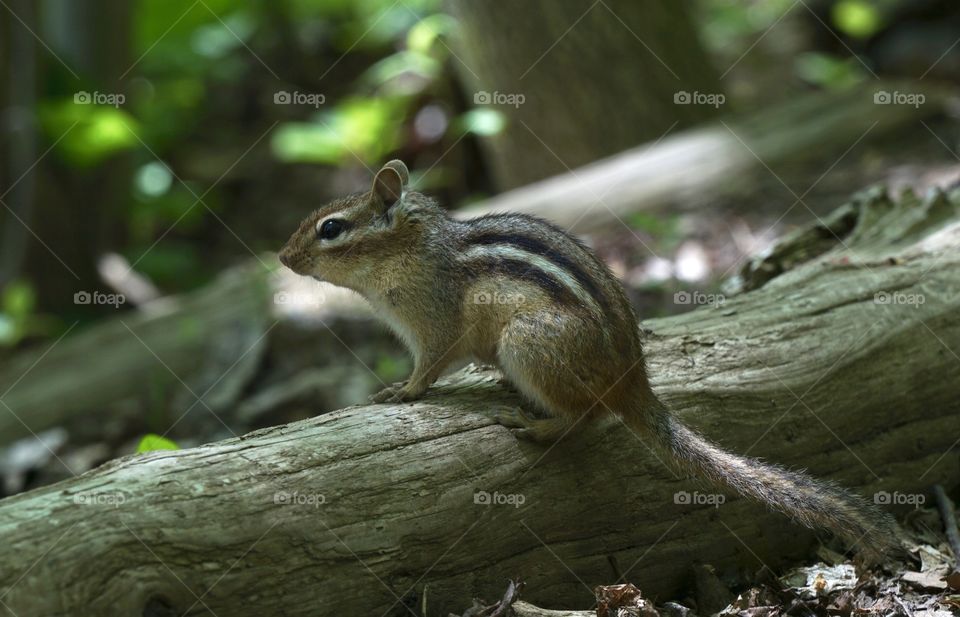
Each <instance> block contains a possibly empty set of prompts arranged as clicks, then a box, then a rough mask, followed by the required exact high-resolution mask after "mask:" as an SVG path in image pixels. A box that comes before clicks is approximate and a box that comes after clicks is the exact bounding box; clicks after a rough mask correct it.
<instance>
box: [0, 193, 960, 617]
mask: <svg viewBox="0 0 960 617" xmlns="http://www.w3.org/2000/svg"><path fill="white" fill-rule="evenodd" d="M949 217H952V219H951V220H947V219H948V218H949ZM857 220H858V223H857V224H856V225H854V226H853V228H852V230H851V231H849V233H848V234H847V235H845V236H843V237H842V240H841V241H842V243H843V244H845V245H846V246H843V245H842V244H841V245H838V246H837V247H836V248H834V249H833V250H830V251H827V252H825V253H823V254H821V255H819V256H817V257H815V258H813V259H811V260H810V261H808V262H805V263H802V264H798V265H795V267H794V268H793V269H791V270H789V271H787V272H785V273H783V274H780V275H779V276H776V277H774V278H771V279H769V280H767V281H766V282H765V283H763V284H761V285H760V286H759V287H758V288H757V289H754V290H752V291H750V292H747V293H744V294H742V295H738V296H736V297H732V298H728V299H726V302H724V303H723V304H722V305H721V306H719V307H717V308H712V307H704V308H700V309H698V310H695V311H692V312H690V313H686V314H683V315H680V316H677V317H671V318H665V319H657V320H651V321H648V322H644V324H643V330H644V332H645V339H646V344H647V349H648V353H649V357H650V362H649V363H650V369H651V374H652V376H653V381H654V387H655V388H656V390H657V391H658V392H659V394H660V395H661V396H662V397H663V398H664V400H665V401H667V402H668V404H669V405H671V406H672V407H673V408H674V409H675V410H676V412H677V413H678V414H679V416H681V417H682V418H683V419H684V420H685V421H687V422H688V423H690V424H691V425H694V426H696V427H697V428H699V429H701V430H702V431H703V432H705V433H706V434H707V435H709V436H711V437H712V438H713V439H715V440H717V441H718V442H720V443H722V444H723V445H724V446H726V447H728V448H730V449H732V450H734V451H737V452H741V453H743V452H749V453H750V454H751V455H754V456H761V457H764V458H766V459H768V460H772V461H776V462H778V463H782V464H785V465H788V466H793V467H806V468H807V469H809V470H810V472H811V473H813V474H815V475H816V476H819V477H824V478H832V479H834V480H836V481H838V482H840V483H842V484H844V485H846V486H850V487H855V488H858V489H859V490H860V491H861V492H863V493H864V494H868V495H869V494H873V493H875V492H877V491H886V492H888V493H890V494H891V495H907V494H909V495H913V494H918V493H922V492H923V491H924V490H925V489H926V487H928V486H930V485H932V484H933V483H935V482H940V483H942V484H944V485H945V486H947V487H951V486H954V485H956V483H957V480H958V472H957V464H956V459H957V453H956V449H955V446H956V445H957V444H956V440H957V436H958V435H957V430H956V428H957V426H958V419H960V398H958V396H957V384H958V383H960V358H958V357H957V353H956V352H957V350H960V319H958V317H957V315H958V309H960V293H958V292H960V222H958V221H957V217H956V209H955V208H954V206H953V205H952V204H951V203H950V202H949V201H947V200H946V199H943V198H939V197H938V198H931V199H927V200H923V201H920V200H917V199H912V198H909V199H905V200H903V201H901V202H900V203H898V204H893V203H892V202H890V201H889V200H886V199H885V198H883V197H882V196H874V198H870V199H867V200H865V201H864V202H863V203H860V204H859V205H858V219H857ZM944 221H946V222H944ZM875 231H876V232H877V233H874V232H875ZM880 232H882V233H880ZM894 292H896V293H899V294H903V296H902V297H901V296H898V298H900V300H904V301H906V298H907V297H909V295H910V294H917V295H916V296H915V299H917V298H920V297H922V298H923V301H922V302H920V301H919V300H918V301H917V302H915V303H913V304H900V303H894V302H893V301H892V300H891V301H890V302H886V303H884V301H883V300H882V296H879V297H880V298H881V300H879V301H878V300H877V298H878V296H877V295H876V294H878V293H888V294H893V293H894ZM898 302H899V300H898ZM516 403H517V401H516V399H515V397H514V395H513V394H511V393H510V392H509V391H507V390H506V389H505V388H504V387H502V386H501V385H500V384H499V383H498V381H497V376H496V374H495V373H493V372H491V371H487V370H481V369H477V368H469V369H466V370H464V371H462V372H460V373H458V374H455V375H453V376H452V377H450V378H448V379H447V380H445V381H444V382H443V383H442V384H440V385H438V386H437V387H435V388H434V389H432V390H431V391H430V392H429V394H428V395H427V397H426V398H424V399H423V400H422V401H419V402H416V403H413V404H407V405H402V406H389V405H373V406H358V407H351V408H347V409H343V410H340V411H337V412H334V413H330V414H327V415H324V416H321V417H317V418H313V419H310V420H307V421H303V422H299V423H295V424H290V425H285V426H278V427H274V428H270V429H266V430H261V431H257V432H255V433H251V434H249V435H246V436H244V437H242V438H238V439H230V440H227V441H223V442H219V443H214V444H210V445H207V446H204V447H200V448H195V449H190V450H184V451H179V452H157V453H151V454H146V455H141V456H135V457H128V458H124V459H120V460H117V461H113V462H111V463H109V464H107V465H105V466H103V467H101V468H99V469H97V470H94V471H92V472H89V473H87V474H84V475H82V476H80V477H78V478H75V479H73V480H70V481H66V482H63V483H60V484H57V485H54V486H49V487H46V488H42V489H38V490H35V491H32V492H30V493H26V494H23V495H19V496H16V497H12V498H9V499H6V500H3V501H0V534H2V535H0V537H2V540H3V541H2V543H0V602H2V605H0V608H4V607H6V608H7V610H9V611H11V612H13V613H15V614H17V615H79V614H83V615H131V614H138V615H139V614H144V615H166V614H177V615H179V614H188V615H200V614H219V615H231V616H241V617H242V616H244V615H263V614H270V615H312V616H316V615H375V616H376V615H410V614H414V612H413V611H408V610H407V608H405V607H406V606H410V607H418V606H420V604H421V603H420V599H421V594H423V593H424V588H425V587H426V588H427V604H428V606H429V611H430V614H431V615H445V614H447V613H448V612H457V611H462V610H463V608H464V607H465V606H468V605H469V598H471V597H483V598H486V599H488V600H489V601H493V600H495V599H496V598H498V597H499V596H500V594H501V593H502V591H503V588H504V584H505V581H506V579H507V578H511V577H512V578H522V579H523V580H525V581H526V582H527V587H526V590H525V594H524V599H525V600H527V601H530V602H533V603H535V604H537V605H538V606H543V607H545V608H564V609H589V608H590V606H591V605H592V601H593V600H592V591H591V589H592V587H593V586H594V585H596V584H601V583H602V584H612V583H615V582H616V578H617V575H616V574H614V571H617V572H619V573H622V575H623V577H624V578H625V579H626V580H628V581H630V582H633V583H634V584H636V585H637V586H638V587H639V588H640V589H641V590H642V591H643V593H644V595H645V597H650V598H653V599H657V598H660V599H664V598H666V597H667V594H671V593H674V592H676V591H677V590H678V588H680V586H681V585H683V584H684V583H685V582H686V581H687V576H688V573H689V569H690V566H691V564H693V563H695V562H701V563H710V564H713V565H714V566H716V567H717V568H718V569H719V571H720V572H721V573H730V572H734V573H735V572H736V571H738V570H739V569H744V570H745V571H754V570H756V569H757V568H759V567H760V566H761V564H768V565H770V566H771V567H774V568H776V567H777V565H778V564H779V563H781V559H784V558H789V557H790V556H791V554H792V553H796V552H797V551H799V550H804V549H806V548H808V547H809V543H810V541H811V539H812V536H811V534H809V533H807V532H804V531H802V530H800V529H798V528H797V527H795V526H793V525H791V524H790V523H789V522H787V521H786V520H785V519H784V518H782V517H781V516H778V515H774V514H770V513H766V512H764V511H763V510H762V508H761V507H760V506H758V505H756V504H754V503H752V502H748V501H745V500H740V499H735V498H733V497H732V496H731V497H729V498H728V499H727V500H726V501H725V503H723V504H722V505H720V506H719V507H712V506H710V505H696V504H693V505H689V504H684V503H676V502H677V501H678V500H677V499H676V498H675V496H676V495H677V494H678V493H679V492H681V491H686V492H689V493H693V492H694V491H695V490H700V491H704V490H705V489H704V488H702V487H698V486H697V485H696V484H694V483H693V482H692V481H691V480H690V479H687V478H678V477H676V476H675V475H674V474H673V472H672V471H671V470H670V469H669V468H668V467H667V466H665V465H664V464H662V463H661V462H660V461H658V460H657V458H656V457H655V456H653V455H652V454H651V453H650V452H649V451H648V450H647V448H646V447H645V444H644V443H643V442H642V440H640V439H639V438H638V437H637V436H636V435H634V434H632V433H630V432H629V431H628V430H626V429H625V428H624V427H623V425H622V424H620V423H619V422H618V421H616V420H613V419H610V420H608V421H606V422H601V423H599V424H597V425H595V426H592V427H587V428H585V429H584V430H582V431H580V432H578V433H576V434H574V435H571V436H569V437H568V438H567V439H565V440H563V441H562V442H561V443H559V444H557V445H556V446H555V447H551V448H544V447H541V446H537V445H533V444H528V443H521V442H518V441H516V440H515V439H514V438H513V436H512V435H511V434H510V433H509V432H508V431H507V430H506V429H504V428H502V427H499V426H497V425H495V424H494V423H493V421H492V420H491V419H490V418H491V416H492V415H493V414H494V413H496V412H497V410H498V409H501V408H503V407H505V406H511V405H515V404H516ZM483 492H486V493H489V494H491V495H495V497H494V498H493V499H491V501H493V503H489V504H485V503H478V501H480V502H483V501H484V500H483V499H480V498H479V496H482V495H483V494H484V493H483ZM892 500H893V501H896V497H894V498H892ZM679 501H683V500H679Z"/></svg>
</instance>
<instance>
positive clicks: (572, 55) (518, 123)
mask: <svg viewBox="0 0 960 617" xmlns="http://www.w3.org/2000/svg"><path fill="white" fill-rule="evenodd" d="M448 6H449V7H450V8H451V10H452V12H453V13H454V14H455V15H456V16H457V17H458V19H459V22H460V28H459V32H460V34H461V41H460V42H461V43H462V44H461V45H459V47H458V49H457V50H456V51H457V55H456V58H455V60H454V61H453V66H454V67H455V68H456V69H457V70H458V72H459V74H460V77H461V79H463V81H465V82H466V83H467V84H469V85H470V89H471V90H472V93H473V95H474V97H473V98H474V102H475V103H478V104H488V105H490V107H491V108H492V109H496V110H497V111H499V112H500V113H502V114H503V115H504V116H506V120H507V122H508V123H509V125H510V127H511V130H509V131H501V132H500V133H498V134H497V135H494V136H493V137H490V138H489V139H488V140H485V143H484V145H485V146H489V154H490V156H489V157H488V158H489V161H490V164H491V165H492V168H493V172H494V174H493V175H494V177H495V178H496V180H497V183H498V185H499V186H500V188H504V189H505V188H513V187H516V186H521V185H524V184H527V183H529V182H533V181H535V180H540V179H542V178H545V177H548V176H552V175H555V174H558V173H562V172H565V171H566V170H567V169H568V168H576V167H579V166H581V165H586V164H587V163H590V162H592V161H595V160H597V159H599V158H602V157H605V156H609V155H611V154H614V153H616V152H620V151H622V150H625V149H627V148H632V147H634V146H636V145H637V144H641V143H644V142H647V141H653V140H655V139H657V138H659V137H660V136H662V135H663V134H664V133H666V132H667V131H668V130H670V129H671V128H672V127H673V126H674V125H676V126H679V127H680V128H681V129H682V128H685V127H688V126H692V125H694V124H696V123H698V122H702V121H703V120H705V119H708V118H713V117H716V115H717V112H718V110H719V108H720V106H721V105H722V100H721V99H716V100H718V101H721V102H720V103H718V104H707V99H705V98H702V97H701V96H700V95H712V96H714V97H716V96H718V95H719V96H721V97H722V91H721V86H720V80H719V78H718V75H717V72H716V71H715V70H714V68H713V67H712V66H711V65H710V61H709V58H708V57H707V54H706V52H705V51H704V49H703V47H702V46H701V45H700V42H699V40H698V37H697V32H696V29H695V28H694V26H693V22H692V20H691V19H690V15H689V13H688V11H687V10H686V8H685V5H684V3H682V2H657V1H655V0H653V1H652V0H607V1H606V2H599V3H597V2H594V1H593V0H576V1H571V0H567V1H566V2H555V1H553V0H526V1H524V2H498V1H496V0H451V1H450V2H448ZM485 95H486V96H485ZM497 95H500V96H501V97H505V98H502V99H501V100H499V101H498V100H497V99H496V96H497ZM685 95H686V96H687V97H689V98H690V101H689V102H687V101H686V98H685ZM510 97H514V98H512V99H511V98H510ZM519 97H523V98H522V99H521V98H519ZM677 97H679V98H677ZM695 98H696V100H694V99H695ZM709 100H710V101H714V100H715V99H713V98H711V99H709ZM678 101H679V102H680V104H678ZM541 140H542V142H541ZM543 142H545V143H546V146H547V147H544V143H543ZM548 148H549V149H548ZM550 150H552V151H553V152H555V153H557V156H555V155H553V154H551V152H550Z"/></svg>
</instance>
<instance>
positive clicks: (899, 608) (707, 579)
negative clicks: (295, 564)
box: [451, 505, 960, 617]
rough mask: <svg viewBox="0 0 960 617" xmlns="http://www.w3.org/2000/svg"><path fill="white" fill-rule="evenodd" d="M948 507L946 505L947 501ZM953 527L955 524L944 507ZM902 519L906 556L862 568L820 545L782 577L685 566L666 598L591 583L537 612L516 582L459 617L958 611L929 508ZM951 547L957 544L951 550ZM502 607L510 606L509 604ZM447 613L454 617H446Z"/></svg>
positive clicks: (944, 615)
mask: <svg viewBox="0 0 960 617" xmlns="http://www.w3.org/2000/svg"><path fill="white" fill-rule="evenodd" d="M950 508H951V509H952V505H951V506H950ZM950 517H952V525H954V527H955V526H956V518H955V514H953V513H952V512H951V514H950ZM901 522H902V529H903V530H904V546H905V547H906V548H907V549H908V551H909V555H908V557H907V558H906V559H905V560H903V561H890V562H888V563H885V564H883V565H881V566H877V567H873V568H867V569H864V568H863V567H862V566H861V565H858V564H856V563H854V561H853V560H851V559H849V558H847V557H845V556H844V555H841V554H839V553H837V552H834V551H833V550H831V549H829V548H826V547H824V546H821V547H820V549H819V550H818V551H817V559H811V560H810V562H809V563H808V564H806V565H802V566H797V567H795V568H793V569H791V570H789V571H787V572H786V573H784V574H782V575H781V576H776V575H775V574H774V573H773V572H772V571H771V570H770V569H769V568H767V567H765V566H764V567H762V568H761V569H760V570H759V571H758V572H756V574H755V575H754V576H753V577H752V580H751V581H749V584H748V585H747V586H744V585H743V584H740V585H735V584H731V583H730V582H725V581H722V580H720V579H719V578H718V577H717V576H716V575H715V574H714V569H713V568H712V567H711V566H709V565H698V566H694V567H692V571H691V577H690V578H691V581H692V583H691V585H690V588H689V593H688V594H686V595H685V596H684V597H681V598H676V599H672V600H668V601H663V602H661V601H659V600H657V601H654V600H651V599H649V598H645V597H644V595H643V589H642V586H641V587H637V586H635V585H634V584H631V583H626V584H618V585H609V586H604V585H601V586H597V587H596V588H595V590H594V592H595V594H596V599H595V604H594V607H593V608H591V609H590V610H569V611H557V610H547V609H541V608H539V607H536V606H534V605H531V604H528V603H525V602H523V601H522V597H523V591H524V585H523V583H522V581H519V582H514V581H510V583H509V584H508V586H507V590H506V592H505V594H504V598H502V599H501V600H499V601H496V602H493V603H491V604H485V603H484V602H482V601H480V600H476V599H475V600H474V601H473V605H472V606H471V607H470V608H468V609H467V610H466V611H464V612H463V613H462V616H463V617H489V616H503V617H507V616H510V615H515V616H516V617H588V616H592V615H596V616H597V617H625V616H628V615H629V616H642V617H695V616H698V615H704V616H705V615H717V616H719V617H779V616H780V615H799V616H802V617H827V616H838V617H854V616H873V615H876V616H878V617H880V616H883V617H951V616H953V615H958V614H960V570H958V567H957V564H958V561H957V558H956V557H955V556H954V555H953V554H952V550H951V548H950V543H949V542H948V540H947V537H946V535H945V534H944V532H942V531H940V530H941V529H942V527H943V519H942V518H941V512H940V511H938V509H937V508H936V507H921V508H917V509H916V510H913V511H912V512H911V513H910V514H909V515H908V516H907V517H905V519H904V520H903V521H901ZM954 550H956V549H954ZM508 607H509V608H508ZM451 617H459V616H455V615H451Z"/></svg>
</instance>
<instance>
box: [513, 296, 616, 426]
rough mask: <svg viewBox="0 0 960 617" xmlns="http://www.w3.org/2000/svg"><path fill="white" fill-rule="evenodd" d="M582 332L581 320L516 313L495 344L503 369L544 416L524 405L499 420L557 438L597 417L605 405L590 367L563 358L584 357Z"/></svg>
mask: <svg viewBox="0 0 960 617" xmlns="http://www.w3.org/2000/svg"><path fill="white" fill-rule="evenodd" d="M578 332H579V333H582V332H583V329H582V324H573V323H569V321H568V320H566V319H563V318H560V319H558V317H557V315H555V314H553V313H552V312H551V314H549V315H538V314H531V315H518V316H517V317H515V318H514V319H513V321H512V322H511V323H510V324H508V325H507V326H506V327H505V328H504V330H503V332H502V333H501V336H500V341H499V345H498V346H497V363H498V364H499V366H500V369H501V370H502V371H503V373H504V374H505V375H506V377H507V378H508V379H509V381H510V383H511V384H513V385H514V386H515V387H516V388H517V389H518V390H519V391H520V393H521V394H522V395H523V397H524V398H525V399H527V401H529V402H530V403H532V405H533V406H535V407H536V408H537V409H538V410H543V411H544V412H545V415H546V417H542V416H541V417H536V416H535V415H534V414H532V413H530V412H529V411H526V410H524V409H517V410H514V411H511V412H508V413H504V414H500V415H498V417H497V421H498V422H499V423H501V424H503V425H504V426H508V427H511V428H513V429H514V433H515V434H516V435H517V436H519V437H522V438H525V439H532V440H534V441H556V440H558V439H560V438H562V437H563V436H564V435H566V434H567V433H569V432H570V431H572V430H574V429H575V428H577V427H579V426H582V425H583V424H585V420H586V419H587V418H586V417H585V416H586V415H594V413H596V412H597V411H598V408H599V407H601V406H602V405H601V403H600V402H599V401H598V399H597V395H594V394H593V392H595V391H597V388H598V386H599V384H597V383H596V382H595V379H594V377H593V376H592V374H591V370H590V369H587V370H586V371H585V370H584V368H583V367H582V366H568V365H567V363H566V361H565V360H563V358H576V357H579V356H580V354H579V353H577V351H579V350H582V348H583V345H584V342H583V340H582V337H581V336H580V335H578ZM558 346H560V347H561V348H563V347H568V346H569V347H570V349H569V350H567V349H558V348H557V347H558ZM570 352H572V353H570ZM600 391H601V392H602V390H600Z"/></svg>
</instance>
